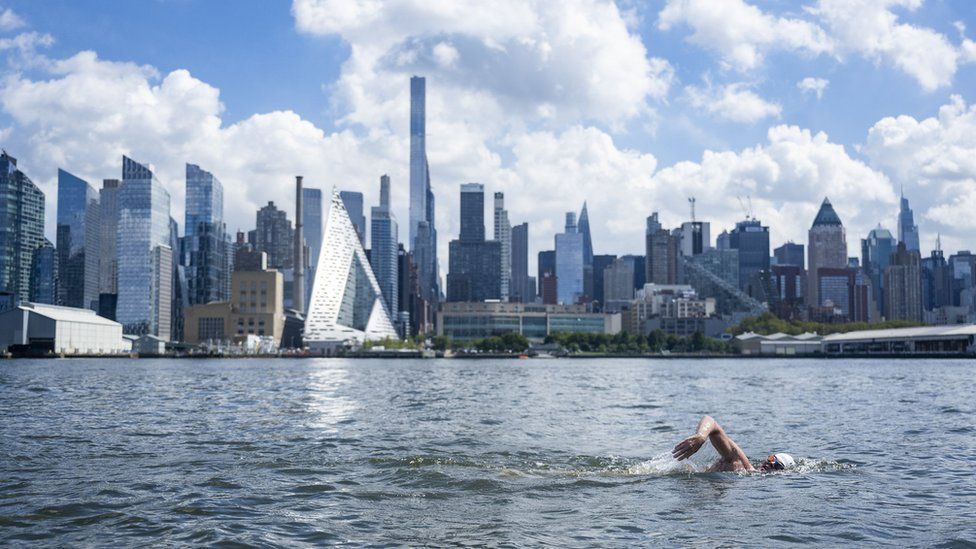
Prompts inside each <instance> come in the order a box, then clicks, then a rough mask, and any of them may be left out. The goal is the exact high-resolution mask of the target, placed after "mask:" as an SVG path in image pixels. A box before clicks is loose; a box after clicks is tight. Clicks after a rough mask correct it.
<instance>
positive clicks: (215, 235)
mask: <svg viewBox="0 0 976 549" xmlns="http://www.w3.org/2000/svg"><path fill="white" fill-rule="evenodd" d="M184 219H185V226H184V227H183V230H184V234H185V236H184V238H183V246H182V254H181V257H182V260H181V261H180V263H181V264H182V265H185V276H186V286H187V292H186V296H185V297H186V301H187V303H188V304H189V305H197V304H203V303H209V302H211V301H222V300H226V299H227V298H228V293H229V286H230V273H229V272H228V269H227V266H228V265H227V257H226V256H227V255H228V254H229V253H230V249H229V244H228V240H227V234H226V233H227V230H226V226H225V225H224V187H223V185H222V184H221V183H220V180H219V179H217V178H216V177H214V175H213V174H212V173H210V172H208V171H206V170H203V169H201V168H200V167H199V166H196V165H194V164H187V165H186V215H185V218H184ZM172 244H173V245H174V250H175V249H176V248H175V246H176V243H175V242H173V243H172ZM181 297H182V296H181Z"/></svg>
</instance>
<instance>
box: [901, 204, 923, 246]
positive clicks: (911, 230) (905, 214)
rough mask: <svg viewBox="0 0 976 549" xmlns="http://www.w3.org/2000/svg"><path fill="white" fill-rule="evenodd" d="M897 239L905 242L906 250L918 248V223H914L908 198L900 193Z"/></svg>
mask: <svg viewBox="0 0 976 549" xmlns="http://www.w3.org/2000/svg"><path fill="white" fill-rule="evenodd" d="M898 240H899V241H900V242H904V243H905V248H906V249H907V250H915V251H916V252H917V251H918V250H919V244H918V225H916V224H915V213H914V212H913V211H912V209H911V207H909V205H908V199H907V198H905V195H904V194H902V195H901V210H900V211H899V212H898Z"/></svg>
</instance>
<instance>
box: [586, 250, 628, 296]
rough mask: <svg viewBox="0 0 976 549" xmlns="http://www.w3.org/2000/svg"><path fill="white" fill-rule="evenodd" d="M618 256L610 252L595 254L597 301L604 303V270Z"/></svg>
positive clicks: (594, 292) (594, 284)
mask: <svg viewBox="0 0 976 549" xmlns="http://www.w3.org/2000/svg"><path fill="white" fill-rule="evenodd" d="M616 259H617V256H615V255H610V254H600V255H594V256H593V301H596V302H597V303H604V302H605V301H606V297H605V295H604V293H603V290H604V288H603V276H604V271H605V270H606V268H607V267H609V266H610V265H611V264H612V263H613V262H614V260H616ZM630 263H631V269H633V262H630Z"/></svg>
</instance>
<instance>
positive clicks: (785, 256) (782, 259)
mask: <svg viewBox="0 0 976 549" xmlns="http://www.w3.org/2000/svg"><path fill="white" fill-rule="evenodd" d="M773 258H774V259H775V261H776V265H792V266H794V267H799V268H800V270H805V269H806V263H807V262H806V252H805V251H804V246H803V244H794V243H793V242H787V243H786V244H783V245H782V246H780V247H779V248H776V249H775V250H773Z"/></svg>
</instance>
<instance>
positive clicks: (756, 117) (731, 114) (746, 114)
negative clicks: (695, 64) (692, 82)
mask: <svg viewBox="0 0 976 549" xmlns="http://www.w3.org/2000/svg"><path fill="white" fill-rule="evenodd" d="M685 93H686V94H687V96H688V100H689V102H690V103H691V105H692V106H693V107H695V108H697V109H702V110H704V111H705V112H707V113H708V114H710V115H712V116H715V117H717V118H720V119H723V120H728V121H731V122H744V123H753V122H758V121H760V120H762V119H764V118H778V117H779V115H780V113H781V112H782V110H783V109H782V107H780V106H779V105H778V104H776V103H772V102H769V101H766V100H765V99H763V98H762V97H759V96H758V95H757V94H756V93H755V92H753V91H752V90H751V89H749V86H748V85H747V84H743V83H736V84H728V85H725V86H718V87H715V86H712V83H711V82H709V81H707V80H706V86H705V87H703V88H702V87H697V86H688V87H687V88H685Z"/></svg>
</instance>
